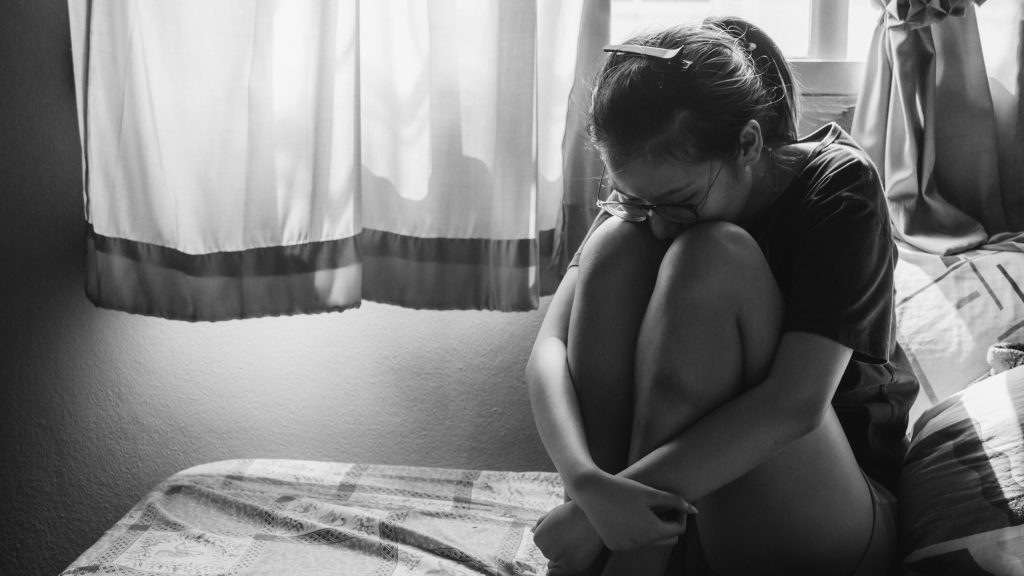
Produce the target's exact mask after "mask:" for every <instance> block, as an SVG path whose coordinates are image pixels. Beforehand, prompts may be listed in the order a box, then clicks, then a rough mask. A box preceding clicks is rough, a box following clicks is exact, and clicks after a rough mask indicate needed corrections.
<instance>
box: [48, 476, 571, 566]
mask: <svg viewBox="0 0 1024 576" xmlns="http://www.w3.org/2000/svg"><path fill="white" fill-rule="evenodd" d="M561 502H562V485H561V481H560V480H559V478H558V475H557V474H554V473H550V472H488V471H479V470H452V469H437V468H415V467H399V466H374V465H360V464H343V463H329V462H312V461H300V460H229V461H224V462H215V463H211V464H204V465H201V466H196V467H194V468H189V469H188V470H184V471H182V472H179V473H177V474H175V475H173V476H171V477H170V478H168V479H167V480H166V481H164V482H163V483H161V484H160V485H159V486H157V487H156V488H154V489H153V491H152V492H150V493H149V494H148V495H147V496H146V497H145V498H143V500H142V501H141V502H139V503H138V504H137V505H136V506H135V507H134V508H132V510H131V511H130V512H128V514H127V515H125V516H124V518H122V519H121V520H120V521H119V522H117V524H116V525H114V527H113V528H111V529H110V530H109V531H107V533H106V534H105V535H104V536H103V537H102V538H101V539H100V540H99V541H98V542H97V543H96V544H95V545H93V546H92V547H91V548H90V549H89V550H87V551H86V552H85V553H84V554H82V556H81V557H79V558H78V560H76V561H75V562H74V563H73V564H72V565H71V566H70V567H68V569H67V570H65V571H64V572H63V573H62V576H72V575H75V576H77V575H83V574H118V575H124V576H133V575H140V576H141V575H143V574H145V575H147V576H148V575H153V574H180V575H187V576H200V575H202V576H212V575H214V574H216V575H228V574H259V575H276V574H302V575H307V576H316V575H319V574H330V575H332V576H336V575H338V574H344V575H353V576H355V575H364V574H365V575H371V574H372V575H394V576H404V575H410V576H412V575H438V576H442V575H443V576H456V575H459V576H461V575H471V574H543V573H544V571H545V566H546V564H547V561H546V560H545V559H544V557H543V556H542V555H541V554H540V552H539V551H538V550H537V548H536V547H535V546H534V544H533V537H532V533H531V530H530V529H531V528H532V526H533V523H534V521H535V520H536V519H537V518H538V517H540V515H541V514H543V513H544V512H546V511H547V510H549V509H551V508H552V507H554V506H556V505H557V504H559V503H561Z"/></svg>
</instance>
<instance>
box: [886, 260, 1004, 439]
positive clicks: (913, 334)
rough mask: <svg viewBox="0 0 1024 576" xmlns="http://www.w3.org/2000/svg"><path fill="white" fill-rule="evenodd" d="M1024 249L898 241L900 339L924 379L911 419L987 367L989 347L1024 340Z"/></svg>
mask: <svg viewBox="0 0 1024 576" xmlns="http://www.w3.org/2000/svg"><path fill="white" fill-rule="evenodd" d="M1022 282H1024V253H1021V252H1011V251H1002V252H1001V251H995V250H970V251H968V252H964V253H962V254H958V255H955V256H939V255H936V254H928V253H924V252H920V251H917V250H915V249H913V248H910V247H908V246H906V245H904V244H900V245H899V261H898V262H897V264H896V277H895V283H896V325H897V327H898V334H897V339H898V340H899V342H900V344H901V345H902V347H903V350H904V351H905V352H906V353H907V356H908V357H909V358H910V361H911V364H912V366H913V368H914V372H916V373H917V377H918V379H919V380H920V382H921V393H920V394H918V397H917V401H916V402H915V404H914V406H913V407H912V408H911V410H910V421H911V422H913V421H914V420H915V419H916V418H917V417H919V416H920V415H921V413H922V412H924V410H925V409H926V408H928V407H929V406H932V405H934V404H936V403H938V402H939V401H940V400H943V399H945V398H947V397H949V396H950V395H951V394H954V393H956V392H959V391H960V390H963V389H964V388H965V387H967V385H968V384H970V383H971V382H973V381H975V380H977V379H978V378H979V377H981V376H984V375H986V374H987V373H988V371H989V364H988V362H986V358H985V354H986V352H987V351H988V348H989V346H990V345H992V344H995V343H997V342H1002V341H1006V340H1024V330H1021V329H1022V328H1024V291H1022V285H1021V283H1022Z"/></svg>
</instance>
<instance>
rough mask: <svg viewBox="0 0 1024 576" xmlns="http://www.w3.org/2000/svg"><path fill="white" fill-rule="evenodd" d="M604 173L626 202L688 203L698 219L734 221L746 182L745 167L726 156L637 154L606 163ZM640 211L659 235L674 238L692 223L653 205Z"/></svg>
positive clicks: (748, 183) (740, 208)
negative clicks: (698, 158)
mask: <svg viewBox="0 0 1024 576" xmlns="http://www.w3.org/2000/svg"><path fill="white" fill-rule="evenodd" d="M608 174H609V176H610V184H611V186H612V188H613V189H615V190H617V191H618V192H619V193H620V194H621V195H622V196H623V197H624V198H623V200H624V201H625V202H626V203H629V204H634V205H636V206H638V207H641V208H642V207H643V206H646V205H652V204H653V205H656V206H666V205H670V206H689V207H691V208H692V209H693V210H695V211H696V213H697V219H698V221H707V220H724V221H727V222H739V221H740V219H741V217H742V215H743V212H744V211H743V208H744V205H745V203H746V198H747V197H748V196H749V193H750V188H751V179H750V176H749V171H745V170H742V169H740V168H739V167H738V166H737V163H736V162H735V161H732V162H730V161H728V160H708V161H704V162H687V161H681V160H648V159H639V160H634V161H632V162H630V163H629V164H626V165H625V166H622V167H621V168H619V169H613V168H612V167H611V166H608ZM672 211H673V210H669V211H663V212H669V213H670V212H672ZM675 211H676V212H679V210H675ZM643 212H644V213H646V216H647V219H646V221H645V224H647V225H648V226H650V228H651V232H652V233H654V236H655V237H657V238H660V239H662V240H669V239H672V238H675V237H676V236H678V235H679V234H680V233H682V232H683V231H684V230H686V228H687V227H689V226H691V225H692V223H681V222H678V221H673V220H672V219H669V218H666V217H665V215H664V214H659V211H658V210H657V209H643Z"/></svg>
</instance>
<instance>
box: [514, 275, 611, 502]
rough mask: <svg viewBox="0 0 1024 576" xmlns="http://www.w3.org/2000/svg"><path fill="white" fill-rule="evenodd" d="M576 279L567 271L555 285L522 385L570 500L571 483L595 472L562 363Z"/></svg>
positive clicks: (573, 395)
mask: <svg viewBox="0 0 1024 576" xmlns="http://www.w3.org/2000/svg"><path fill="white" fill-rule="evenodd" d="M578 275H579V271H578V268H576V267H572V268H569V270H568V271H567V272H566V273H565V277H564V278H563V279H562V282H561V283H560V284H559V285H558V290H556V291H555V295H554V296H553V297H552V298H551V304H550V305H549V306H548V312H547V315H545V316H544V321H543V322H542V323H541V327H540V332H539V333H538V334H537V340H536V341H535V342H534V344H533V351H532V352H531V353H530V360H529V362H528V363H527V365H526V383H527V387H528V389H529V393H530V406H531V407H532V409H533V418H534V421H535V422H536V424H537V431H538V432H539V433H540V437H541V441H542V442H543V443H544V448H545V449H547V452H548V455H549V456H550V457H551V460H552V461H553V462H554V464H555V469H556V470H558V473H559V475H561V477H562V480H563V482H565V486H566V490H567V491H568V492H569V495H570V496H574V495H573V492H574V486H573V484H574V479H576V478H579V477H581V476H583V475H585V474H587V473H590V472H592V471H594V470H596V468H597V467H596V465H595V464H594V461H593V459H592V458H591V457H590V450H589V448H588V447H587V438H586V433H585V432H584V429H583V417H582V415H581V414H580V408H579V402H578V400H577V397H576V389H575V387H574V386H573V381H572V375H571V374H570V373H569V363H568V360H567V358H568V356H567V349H568V340H569V315H570V313H571V312H572V303H573V299H574V297H575V294H576V281H577V278H578Z"/></svg>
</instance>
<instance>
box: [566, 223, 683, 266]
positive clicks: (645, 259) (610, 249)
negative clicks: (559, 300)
mask: <svg viewBox="0 0 1024 576" xmlns="http://www.w3.org/2000/svg"><path fill="white" fill-rule="evenodd" d="M666 247H667V246H666V244H665V243H664V242H662V241H660V240H658V239H657V238H655V237H654V235H653V234H651V231H650V229H648V227H647V226H645V225H643V224H638V223H633V222H625V221H623V220H619V219H618V218H609V219H608V220H605V221H604V222H603V223H602V224H601V225H600V226H599V227H598V228H597V230H594V233H593V234H591V237H590V238H589V239H588V240H587V244H586V248H585V249H584V250H583V253H582V254H581V255H580V274H581V275H589V274H599V275H601V276H602V277H606V278H609V279H610V278H615V277H620V278H624V279H628V278H629V277H630V276H631V275H633V274H635V273H636V272H638V271H641V272H642V271H647V270H657V268H658V264H659V263H660V262H661V258H662V256H663V255H664V254H665V249H666Z"/></svg>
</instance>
